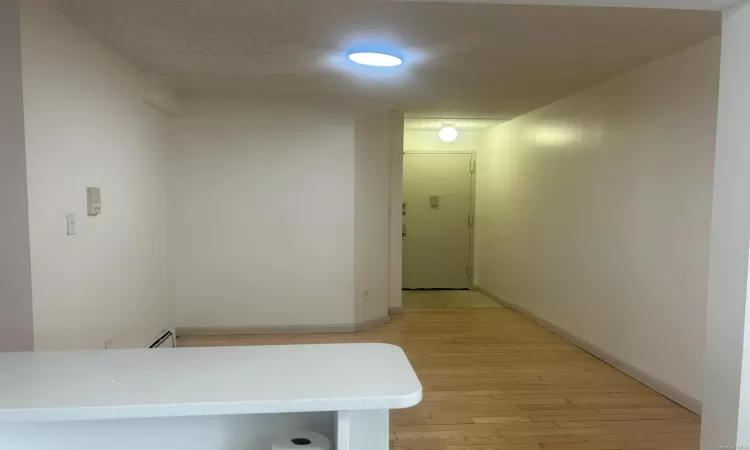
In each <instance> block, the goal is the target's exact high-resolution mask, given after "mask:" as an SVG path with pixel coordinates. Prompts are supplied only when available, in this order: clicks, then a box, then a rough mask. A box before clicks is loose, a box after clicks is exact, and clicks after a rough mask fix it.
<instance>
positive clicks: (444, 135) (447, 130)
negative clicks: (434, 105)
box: [438, 126, 458, 142]
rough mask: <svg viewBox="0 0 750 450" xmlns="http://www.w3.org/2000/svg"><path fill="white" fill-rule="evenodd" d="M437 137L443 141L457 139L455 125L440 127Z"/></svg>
mask: <svg viewBox="0 0 750 450" xmlns="http://www.w3.org/2000/svg"><path fill="white" fill-rule="evenodd" d="M438 137H439V138H440V140H441V141H443V142H453V141H455V140H456V139H458V130H457V129H456V127H446V126H444V127H443V128H441V129H440V131H439V132H438Z"/></svg>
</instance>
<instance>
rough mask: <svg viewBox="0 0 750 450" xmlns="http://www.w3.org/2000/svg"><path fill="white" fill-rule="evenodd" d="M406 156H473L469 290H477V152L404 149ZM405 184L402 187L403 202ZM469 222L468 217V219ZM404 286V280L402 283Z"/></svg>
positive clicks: (470, 202)
mask: <svg viewBox="0 0 750 450" xmlns="http://www.w3.org/2000/svg"><path fill="white" fill-rule="evenodd" d="M403 154H404V155H406V154H421V155H435V154H438V155H456V154H461V155H466V154H468V155H470V156H471V188H470V194H469V195H470V196H471V198H470V201H469V214H470V215H471V218H472V219H471V225H470V226H469V261H468V268H467V274H466V276H467V278H468V279H469V290H470V291H473V290H476V288H477V286H476V285H475V284H474V270H475V267H474V233H475V230H476V223H477V220H476V193H477V151H476V150H466V149H455V150H453V149H452V150H430V149H424V150H410V149H404V152H403ZM403 166H404V160H403V158H402V159H401V167H402V172H401V173H402V176H403V173H404V172H403ZM403 189H404V188H403V184H402V186H401V201H402V202H403ZM467 220H469V219H468V217H467ZM401 258H402V264H403V248H402V257H401ZM401 282H402V285H403V280H402V281H401Z"/></svg>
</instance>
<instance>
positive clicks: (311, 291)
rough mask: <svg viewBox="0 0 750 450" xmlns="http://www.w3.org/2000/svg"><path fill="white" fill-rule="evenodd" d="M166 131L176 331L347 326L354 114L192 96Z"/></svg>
mask: <svg viewBox="0 0 750 450" xmlns="http://www.w3.org/2000/svg"><path fill="white" fill-rule="evenodd" d="M174 125H175V127H174V134H173V148H172V151H171V154H170V169H171V175H170V178H171V182H170V184H171V196H172V198H171V202H170V203H171V205H170V206H171V211H170V216H171V228H172V229H173V230H174V232H173V236H172V238H173V240H172V257H173V261H174V276H173V286H172V289H173V291H172V295H173V296H174V300H175V307H176V314H177V317H176V319H177V324H178V326H180V327H264V326H321V325H352V324H353V323H354V320H355V302H354V293H355V259H354V258H355V248H354V243H355V151H354V142H355V118H354V116H353V115H352V114H351V113H349V112H348V111H346V110H344V109H342V108H340V107H337V106H335V105H331V106H324V105H321V104H316V103H303V102H294V101H288V102H285V101H282V100H281V99H271V100H247V99H230V98H222V97H210V96H193V97H188V98H184V99H183V105H182V114H181V116H180V117H178V118H177V119H175V121H174ZM386 189H387V188H386ZM373 289H376V287H375V286H373Z"/></svg>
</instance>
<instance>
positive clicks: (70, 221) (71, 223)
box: [65, 214, 76, 236]
mask: <svg viewBox="0 0 750 450" xmlns="http://www.w3.org/2000/svg"><path fill="white" fill-rule="evenodd" d="M65 221H66V222H67V229H68V236H72V235H74V234H76V215H75V214H66V215H65Z"/></svg>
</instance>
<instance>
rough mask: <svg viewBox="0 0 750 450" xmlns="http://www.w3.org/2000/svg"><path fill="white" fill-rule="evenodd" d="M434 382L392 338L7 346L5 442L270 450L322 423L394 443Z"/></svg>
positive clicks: (346, 435) (17, 449)
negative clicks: (397, 428)
mask: <svg viewBox="0 0 750 450" xmlns="http://www.w3.org/2000/svg"><path fill="white" fill-rule="evenodd" d="M421 398H422V386H421V385H420V383H419V380H418V379H417V376H416V374H415V373H414V370H413V369H412V367H411V365H410V364H409V361H408V360H407V358H406V355H405V354H404V353H403V351H402V350H401V349H400V348H398V347H396V346H392V345H387V344H332V345H289V346H258V347H207V348H176V349H133V350H96V351H74V352H30V353H5V354H0V449H13V450H53V449H60V450H68V449H70V450H135V449H138V450H152V449H153V450H156V449H159V450H166V449H180V450H270V449H271V443H272V442H273V440H274V439H275V438H276V437H277V436H279V435H284V434H285V433H288V432H290V431H293V430H298V429H304V430H311V431H315V432H318V433H321V434H324V435H326V436H328V437H329V438H330V439H331V441H332V443H333V448H335V449H338V450H386V449H387V448H388V411H389V410H390V409H400V408H408V407H411V406H414V405H416V404H417V403H419V402H420V400H421Z"/></svg>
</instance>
